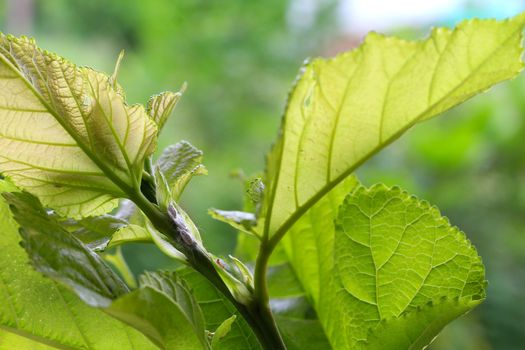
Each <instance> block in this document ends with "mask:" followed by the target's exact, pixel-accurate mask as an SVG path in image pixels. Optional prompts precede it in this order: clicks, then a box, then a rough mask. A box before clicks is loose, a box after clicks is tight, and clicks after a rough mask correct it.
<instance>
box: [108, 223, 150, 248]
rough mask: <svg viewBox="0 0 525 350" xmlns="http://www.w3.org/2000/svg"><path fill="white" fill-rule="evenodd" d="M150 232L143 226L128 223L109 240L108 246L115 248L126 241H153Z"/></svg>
mask: <svg viewBox="0 0 525 350" xmlns="http://www.w3.org/2000/svg"><path fill="white" fill-rule="evenodd" d="M151 241H152V238H151V235H150V233H149V232H148V231H147V230H146V229H145V228H144V227H142V226H138V225H127V226H123V227H121V228H120V229H119V230H117V231H116V232H115V233H114V234H113V236H111V239H110V240H109V242H108V245H107V247H105V249H106V248H113V247H116V246H119V245H122V244H125V243H133V242H135V243H147V242H151Z"/></svg>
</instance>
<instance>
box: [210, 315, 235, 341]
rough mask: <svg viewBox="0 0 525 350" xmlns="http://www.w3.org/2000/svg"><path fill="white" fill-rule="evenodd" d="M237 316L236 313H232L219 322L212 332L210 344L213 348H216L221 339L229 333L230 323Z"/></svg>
mask: <svg viewBox="0 0 525 350" xmlns="http://www.w3.org/2000/svg"><path fill="white" fill-rule="evenodd" d="M236 318H237V316H236V315H233V316H232V317H229V318H227V319H225V320H224V322H223V323H221V324H220V326H219V327H217V329H216V330H215V332H214V333H213V338H212V339H211V345H212V347H213V348H217V346H218V345H219V343H220V342H221V340H222V339H223V338H224V337H226V336H227V335H228V333H230V331H231V330H232V324H233V322H235V319H236Z"/></svg>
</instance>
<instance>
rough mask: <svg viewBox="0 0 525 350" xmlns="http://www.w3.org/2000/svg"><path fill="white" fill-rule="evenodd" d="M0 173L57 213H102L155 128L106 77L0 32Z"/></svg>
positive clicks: (127, 184)
mask: <svg viewBox="0 0 525 350" xmlns="http://www.w3.org/2000/svg"><path fill="white" fill-rule="evenodd" d="M0 72H1V74H2V75H1V76H2V78H1V79H0V84H2V88H0V96H2V102H1V103H0V118H1V120H2V123H0V125H1V127H0V146H1V147H0V148H1V151H0V172H2V173H3V174H4V175H6V176H8V177H9V178H11V179H12V181H13V182H14V183H15V184H17V185H18V186H19V187H21V188H23V189H25V190H27V191H29V192H31V193H33V194H35V195H37V196H39V198H40V199H41V200H42V201H43V202H44V204H45V205H46V206H49V207H52V208H54V209H55V210H57V211H58V212H59V213H60V214H62V215H64V216H70V217H75V218H80V217H83V216H88V215H99V214H105V213H106V212H108V211H109V210H111V209H113V208H114V207H116V205H117V200H116V199H117V198H121V197H125V194H126V193H127V192H129V191H130V189H131V188H138V184H139V183H140V179H141V176H142V166H143V162H144V158H145V157H146V156H147V155H149V154H151V152H152V151H153V149H154V147H155V138H156V133H157V128H156V125H155V123H154V122H153V121H152V120H151V119H150V118H149V116H148V115H147V114H146V112H145V110H144V108H142V107H139V106H127V105H126V103H125V101H124V99H123V97H122V96H121V95H120V94H119V93H118V92H117V91H116V90H115V89H114V88H113V87H112V86H111V83H110V79H109V78H108V77H107V76H105V75H103V74H101V73H98V72H95V71H93V70H91V69H88V68H78V67H76V66H75V65H74V64H72V63H70V62H68V61H66V60H65V59H63V58H61V57H59V56H57V55H55V54H51V53H48V52H45V51H42V50H41V49H39V48H38V47H37V46H36V44H35V42H34V40H32V39H28V38H25V37H21V38H15V37H12V36H4V35H1V36H0Z"/></svg>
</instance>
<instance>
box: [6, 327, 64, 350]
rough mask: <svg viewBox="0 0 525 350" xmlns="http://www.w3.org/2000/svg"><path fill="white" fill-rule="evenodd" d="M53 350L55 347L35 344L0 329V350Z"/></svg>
mask: <svg viewBox="0 0 525 350" xmlns="http://www.w3.org/2000/svg"><path fill="white" fill-rule="evenodd" d="M13 349H16V350H53V349H56V348H55V347H51V346H49V345H46V344H43V343H39V342H36V341H34V340H31V339H29V338H25V337H22V336H20V335H17V334H15V333H11V332H7V331H5V330H2V329H1V328H0V350H13Z"/></svg>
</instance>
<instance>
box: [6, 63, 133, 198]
mask: <svg viewBox="0 0 525 350" xmlns="http://www.w3.org/2000/svg"><path fill="white" fill-rule="evenodd" d="M0 60H1V61H2V62H3V63H4V64H5V65H6V66H7V67H8V68H9V69H11V71H13V72H14V73H15V74H16V75H17V76H18V77H19V78H20V79H21V80H22V82H23V83H24V84H25V85H26V87H27V88H28V89H29V90H30V91H31V92H32V93H33V95H34V96H35V97H36V98H37V99H38V100H39V101H40V103H42V105H43V106H44V107H45V108H46V110H47V112H48V113H49V114H51V115H52V116H53V117H54V119H55V120H56V121H57V122H58V123H59V124H60V125H61V126H62V128H63V129H64V130H65V131H66V132H67V133H68V134H69V135H70V136H71V138H73V140H75V142H76V143H77V145H78V147H79V148H80V149H81V150H82V151H83V152H84V154H86V155H87V156H88V157H89V159H91V161H92V162H93V163H95V165H97V166H98V167H99V169H100V170H102V172H103V173H104V174H105V175H106V176H107V177H108V178H109V179H110V180H111V181H112V182H113V183H114V184H115V185H117V187H119V188H120V189H121V190H122V191H123V192H124V193H125V194H132V193H133V192H134V190H135V189H134V188H133V187H131V186H129V185H128V184H126V183H125V182H124V181H122V180H121V179H120V178H119V177H118V176H117V175H116V174H115V173H113V171H111V169H109V167H107V166H106V165H105V164H104V162H103V161H101V160H100V159H99V158H98V157H97V156H96V155H95V154H93V153H91V152H90V150H89V147H87V146H86V145H85V144H84V143H83V142H82V140H81V139H80V138H79V137H78V136H77V135H76V133H75V132H74V131H73V130H71V129H70V128H69V127H68V126H67V124H65V123H64V122H63V121H62V120H61V119H62V118H60V116H59V115H58V114H57V113H56V111H55V110H54V109H53V108H52V107H51V106H50V105H49V103H47V101H45V99H44V98H43V97H42V96H41V95H40V93H38V91H36V89H35V87H34V86H33V85H32V84H31V83H30V82H29V81H28V80H27V79H26V77H25V76H23V75H22V74H21V72H20V71H19V70H18V69H17V68H16V67H14V66H13V63H12V62H11V61H9V60H8V59H7V58H6V57H5V56H4V55H3V54H0Z"/></svg>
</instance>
